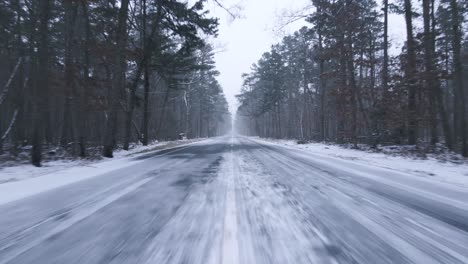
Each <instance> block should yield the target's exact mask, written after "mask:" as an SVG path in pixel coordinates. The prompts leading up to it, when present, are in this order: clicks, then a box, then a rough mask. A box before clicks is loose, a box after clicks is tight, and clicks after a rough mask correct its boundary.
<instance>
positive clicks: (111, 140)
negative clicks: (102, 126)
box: [102, 0, 130, 158]
mask: <svg viewBox="0 0 468 264" xmlns="http://www.w3.org/2000/svg"><path fill="white" fill-rule="evenodd" d="M129 1H130V0H122V1H121V3H120V9H119V14H118V22H117V31H116V45H115V50H114V56H113V57H114V58H113V59H114V63H113V67H112V74H113V76H112V91H110V96H109V104H110V105H109V107H110V109H109V119H108V120H107V124H106V132H105V133H104V137H105V138H104V144H103V145H104V146H103V153H102V155H103V156H104V157H107V158H112V157H113V151H114V146H115V144H116V135H117V126H118V125H117V120H118V111H119V101H120V100H119V99H120V94H121V91H122V90H123V89H124V87H125V68H126V67H125V64H126V62H125V51H126V44H127V18H128V5H129Z"/></svg>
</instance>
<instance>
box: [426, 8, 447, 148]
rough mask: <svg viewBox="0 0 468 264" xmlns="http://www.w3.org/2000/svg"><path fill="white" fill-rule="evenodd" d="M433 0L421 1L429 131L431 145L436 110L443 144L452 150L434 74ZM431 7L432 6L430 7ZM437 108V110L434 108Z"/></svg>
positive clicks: (433, 142)
mask: <svg viewBox="0 0 468 264" xmlns="http://www.w3.org/2000/svg"><path fill="white" fill-rule="evenodd" d="M433 4H434V1H433V0H423V17H424V54H425V56H424V62H425V68H426V81H427V85H428V86H429V90H430V96H431V100H430V101H431V102H432V105H433V108H434V109H431V114H432V115H433V116H431V126H432V127H431V129H432V133H431V134H432V138H431V143H432V144H435V143H436V142H437V131H436V130H437V123H436V121H437V118H436V113H437V110H438V112H439V116H440V118H441V121H442V128H443V131H444V136H445V144H446V146H447V148H449V149H452V148H453V141H452V131H451V129H450V124H449V117H448V115H447V111H446V109H445V104H444V98H443V93H442V90H441V87H440V82H439V80H438V79H437V77H436V76H437V73H436V72H435V65H436V62H435V32H434V23H435V21H432V22H433V24H432V26H431V10H433V8H434V6H433ZM431 5H432V6H431ZM436 106H437V109H436V108H435V107H436Z"/></svg>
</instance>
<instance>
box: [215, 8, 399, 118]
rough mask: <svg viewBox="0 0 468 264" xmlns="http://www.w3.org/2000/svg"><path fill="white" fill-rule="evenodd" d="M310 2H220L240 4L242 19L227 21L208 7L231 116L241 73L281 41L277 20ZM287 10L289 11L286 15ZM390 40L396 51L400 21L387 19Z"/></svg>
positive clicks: (295, 25) (293, 26)
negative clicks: (214, 22)
mask: <svg viewBox="0 0 468 264" xmlns="http://www.w3.org/2000/svg"><path fill="white" fill-rule="evenodd" d="M310 2H311V1H310V0H224V1H222V3H223V4H224V5H225V6H226V7H230V6H233V5H234V4H237V3H240V5H241V6H242V8H243V10H242V11H241V12H240V13H241V15H242V16H243V17H242V18H240V19H236V20H234V21H231V19H230V17H229V15H228V14H227V13H226V12H225V11H223V10H222V9H221V8H219V7H216V6H215V5H214V4H212V5H211V6H209V8H210V10H211V12H212V15H215V16H217V17H219V18H220V26H219V36H218V38H217V39H215V40H213V41H214V45H215V46H217V47H218V48H219V49H220V50H221V51H220V52H218V53H217V54H216V66H217V68H218V70H219V71H220V73H221V75H220V76H219V77H218V80H219V82H220V83H221V86H222V87H223V89H224V92H225V94H226V96H227V99H228V102H229V105H230V109H231V112H233V113H234V112H235V110H236V108H237V100H236V98H235V95H236V94H239V92H240V88H241V85H242V78H241V75H242V73H247V72H249V71H250V66H251V65H252V64H253V63H255V62H257V61H258V59H259V58H260V57H261V55H262V54H263V53H264V52H266V51H268V50H269V49H270V47H271V45H273V44H275V43H277V42H279V41H280V40H281V34H280V33H279V32H278V26H279V25H280V24H281V23H279V22H278V19H279V18H280V17H281V14H284V12H289V11H294V10H299V9H301V8H303V7H306V6H308V5H310ZM288 10H289V11H288ZM389 20H390V29H389V31H390V32H389V35H390V39H393V40H398V41H397V42H398V45H396V46H394V47H393V50H397V49H398V50H399V49H400V47H401V39H402V36H404V34H405V25H404V21H403V18H402V17H399V16H396V15H394V16H391V17H390V19H389ZM305 25H307V23H306V22H305V21H303V20H301V21H298V22H295V23H293V24H291V25H289V26H288V27H287V28H285V29H284V30H283V31H285V32H289V33H292V32H294V31H295V30H297V29H299V28H301V27H302V26H305Z"/></svg>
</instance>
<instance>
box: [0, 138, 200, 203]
mask: <svg viewBox="0 0 468 264" xmlns="http://www.w3.org/2000/svg"><path fill="white" fill-rule="evenodd" d="M197 141H198V140H180V141H166V142H154V143H153V144H150V145H148V146H142V145H138V146H134V147H132V148H131V149H130V150H129V151H124V150H117V151H115V152H114V158H113V159H101V160H87V159H77V160H55V161H47V162H44V163H43V166H42V167H34V166H32V165H30V164H22V165H17V166H10V167H4V168H0V205H1V204H5V203H8V202H11V201H14V200H18V199H21V198H24V197H27V196H31V195H34V194H37V193H41V192H44V191H47V190H51V189H54V188H57V187H61V186H64V185H68V184H71V183H75V182H78V181H82V180H85V179H89V178H91V177H95V176H98V175H101V174H104V173H107V172H110V171H114V170H118V169H122V168H125V167H128V166H131V165H134V164H137V163H139V162H142V160H138V159H135V158H136V157H138V156H141V155H144V154H146V153H148V152H153V151H159V150H167V149H170V148H174V147H177V146H182V145H187V144H191V143H194V142H197Z"/></svg>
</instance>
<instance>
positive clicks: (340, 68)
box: [235, 0, 468, 157]
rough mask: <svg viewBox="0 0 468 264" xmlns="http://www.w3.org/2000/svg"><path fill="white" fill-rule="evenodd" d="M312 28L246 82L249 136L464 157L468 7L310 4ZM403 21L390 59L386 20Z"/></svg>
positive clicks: (244, 120)
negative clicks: (402, 34)
mask: <svg viewBox="0 0 468 264" xmlns="http://www.w3.org/2000/svg"><path fill="white" fill-rule="evenodd" d="M311 3H312V7H313V11H311V12H309V14H307V15H306V20H307V22H308V26H306V27H304V28H302V29H300V30H298V31H297V32H295V33H294V34H291V35H288V36H286V37H284V39H283V40H282V41H281V42H280V43H278V44H276V45H273V46H272V47H271V50H270V51H269V52H266V53H264V54H263V56H262V57H261V58H260V59H259V60H258V62H257V63H255V64H254V65H253V66H252V67H251V71H250V72H249V73H246V74H244V75H243V78H244V82H243V87H242V92H241V94H239V95H238V100H239V102H240V106H239V108H238V112H237V116H236V122H235V124H236V127H237V128H238V130H239V131H240V132H241V133H243V134H246V135H254V136H261V137H269V138H289V139H298V140H305V141H308V140H314V141H328V142H335V143H346V144H351V146H353V147H358V146H359V144H366V145H369V146H372V147H375V146H377V145H380V144H388V145H409V146H415V147H416V148H419V149H421V150H427V151H431V150H434V149H436V148H445V149H449V150H453V151H456V152H458V153H461V154H463V156H465V157H466V156H468V145H467V137H468V131H467V106H466V102H467V93H468V91H467V86H468V77H467V76H468V67H467V65H468V34H467V30H466V26H467V25H466V20H467V11H468V2H466V1H457V0H438V1H435V0H421V1H412V0H395V1H388V0H382V1H379V2H376V1H374V0H359V1H354V0H334V1H327V0H312V1H311ZM393 14H397V15H400V16H402V17H403V18H404V21H405V25H406V35H405V39H404V45H403V47H402V48H401V49H399V51H397V52H396V54H393V53H394V52H391V51H392V47H394V46H393V45H394V43H392V40H391V39H389V33H388V32H389V29H390V27H391V26H392V25H391V24H390V23H389V15H393Z"/></svg>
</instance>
